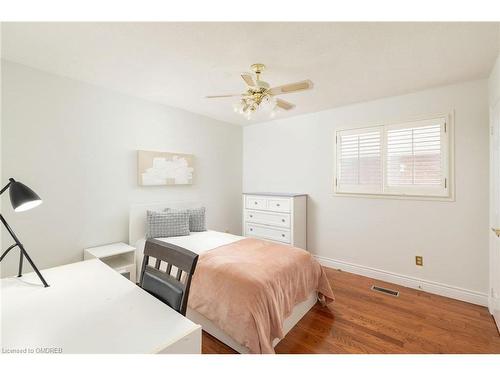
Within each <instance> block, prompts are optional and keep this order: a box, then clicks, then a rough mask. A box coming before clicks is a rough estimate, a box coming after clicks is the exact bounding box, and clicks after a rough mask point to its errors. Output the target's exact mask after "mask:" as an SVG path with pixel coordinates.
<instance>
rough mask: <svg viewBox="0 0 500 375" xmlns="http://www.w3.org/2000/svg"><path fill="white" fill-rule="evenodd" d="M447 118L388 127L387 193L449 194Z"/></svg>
mask: <svg viewBox="0 0 500 375" xmlns="http://www.w3.org/2000/svg"><path fill="white" fill-rule="evenodd" d="M445 123H446V121H445V119H432V120H424V121H415V122H411V123H405V124H398V125H389V126H386V127H385V132H384V133H385V149H386V151H385V155H386V157H385V188H384V190H385V191H386V192H388V193H397V194H410V195H434V196H442V195H447V184H446V178H447V166H446V162H447V157H446V156H447V149H448V145H447V141H446V137H445V135H446V134H445Z"/></svg>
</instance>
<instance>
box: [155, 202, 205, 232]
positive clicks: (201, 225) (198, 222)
mask: <svg viewBox="0 0 500 375" xmlns="http://www.w3.org/2000/svg"><path fill="white" fill-rule="evenodd" d="M182 211H188V212H189V231H190V232H205V231H206V230H207V223H206V217H205V207H199V208H187V209H178V208H165V210H164V212H182Z"/></svg>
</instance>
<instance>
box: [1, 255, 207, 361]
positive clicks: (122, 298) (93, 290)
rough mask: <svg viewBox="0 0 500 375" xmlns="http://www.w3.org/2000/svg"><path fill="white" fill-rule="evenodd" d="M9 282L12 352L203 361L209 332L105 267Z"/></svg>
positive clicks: (6, 317) (6, 311) (4, 292)
mask: <svg viewBox="0 0 500 375" xmlns="http://www.w3.org/2000/svg"><path fill="white" fill-rule="evenodd" d="M42 274H43V276H44V278H45V279H46V280H47V282H48V283H49V285H50V287H48V288H43V287H42V286H41V283H40V280H39V279H37V277H36V275H35V274H34V273H30V274H26V275H24V276H23V277H22V278H17V277H13V278H6V279H2V280H0V281H1V294H0V302H1V310H2V316H1V323H2V327H1V329H2V330H1V346H2V349H3V350H4V352H5V350H12V349H25V348H29V349H32V350H34V351H35V352H36V351H37V349H38V348H60V349H62V353H191V354H198V353H201V326H199V325H197V324H195V323H193V322H191V321H190V320H189V319H187V318H185V317H184V316H182V315H180V314H178V313H177V312H176V311H174V310H172V309H171V308H169V307H168V306H167V305H165V304H164V303H162V302H160V301H159V300H157V299H156V298H154V297H152V296H151V295H149V294H148V293H146V292H145V291H144V290H142V289H141V288H139V287H138V286H136V285H135V284H133V283H132V282H130V281H129V280H127V279H126V278H124V277H123V276H121V275H120V274H118V273H116V272H115V271H113V270H112V269H111V268H109V267H108V266H106V265H105V264H103V263H102V262H101V261H99V260H97V259H92V260H87V261H84V262H78V263H73V264H68V265H65V266H60V267H55V268H51V269H47V270H43V271H42Z"/></svg>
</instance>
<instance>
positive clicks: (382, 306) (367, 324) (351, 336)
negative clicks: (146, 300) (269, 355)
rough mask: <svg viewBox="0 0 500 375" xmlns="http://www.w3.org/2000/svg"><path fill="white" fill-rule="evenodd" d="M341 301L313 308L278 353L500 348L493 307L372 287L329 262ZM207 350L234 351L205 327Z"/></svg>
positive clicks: (499, 350) (330, 275)
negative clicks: (394, 293)
mask: <svg viewBox="0 0 500 375" xmlns="http://www.w3.org/2000/svg"><path fill="white" fill-rule="evenodd" d="M325 270H326V272H327V275H328V278H329V279H330V282H331V284H332V287H333V291H334V293H335V297H336V301H335V302H334V303H333V304H332V305H331V307H330V308H325V307H321V306H319V305H318V304H316V306H314V307H313V308H312V310H311V311H309V312H308V313H307V314H306V315H305V316H304V317H303V318H302V319H301V320H300V322H299V323H298V324H297V325H296V326H295V327H294V328H292V330H291V331H290V332H289V333H288V335H287V336H286V337H285V338H284V339H283V340H282V341H281V342H280V343H279V344H278V345H277V346H276V353H500V335H499V334H498V331H497V329H496V326H495V323H494V321H493V318H492V317H491V315H490V314H489V312H488V309H487V308H485V307H482V306H477V305H472V304H469V303H466V302H461V301H457V300H453V299H450V298H446V297H441V296H437V295H434V294H429V293H425V292H421V291H418V290H414V289H409V288H405V287H402V286H399V285H394V284H390V283H385V282H382V281H378V280H377V281H376V284H377V285H380V286H384V287H388V288H391V289H396V290H399V292H400V295H399V297H393V296H388V295H384V294H382V293H379V292H374V291H371V290H370V287H371V285H372V284H374V282H375V280H374V279H370V278H367V277H363V276H358V275H354V274H351V273H347V272H343V271H338V270H333V269H328V268H325ZM202 351H203V353H220V354H223V353H235V351H234V350H232V349H231V348H230V347H228V346H226V345H225V344H223V343H221V342H220V341H218V340H217V339H215V338H213V337H212V336H210V335H208V334H206V333H205V332H203V344H202Z"/></svg>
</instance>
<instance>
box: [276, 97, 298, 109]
mask: <svg viewBox="0 0 500 375" xmlns="http://www.w3.org/2000/svg"><path fill="white" fill-rule="evenodd" d="M276 106H278V107H280V108H282V109H284V110H286V111H288V110H290V109H292V108H295V104H292V103H290V102H287V101H286V100H283V99H276Z"/></svg>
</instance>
